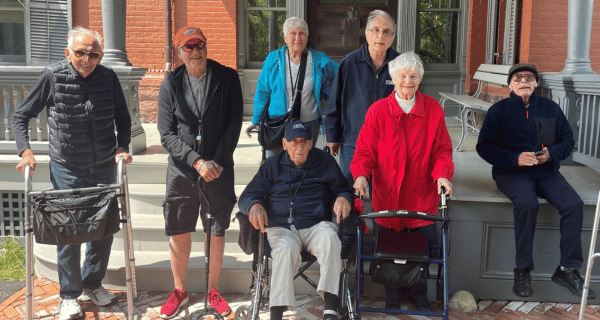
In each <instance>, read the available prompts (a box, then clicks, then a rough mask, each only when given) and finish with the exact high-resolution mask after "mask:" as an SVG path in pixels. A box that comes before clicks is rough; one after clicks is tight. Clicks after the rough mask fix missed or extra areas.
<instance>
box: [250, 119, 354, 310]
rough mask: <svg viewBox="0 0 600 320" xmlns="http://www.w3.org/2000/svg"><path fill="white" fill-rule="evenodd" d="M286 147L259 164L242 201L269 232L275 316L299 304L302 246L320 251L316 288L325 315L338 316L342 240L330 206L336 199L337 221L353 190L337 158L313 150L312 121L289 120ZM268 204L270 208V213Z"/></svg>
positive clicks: (346, 208) (252, 217) (345, 212)
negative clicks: (297, 277)
mask: <svg viewBox="0 0 600 320" xmlns="http://www.w3.org/2000/svg"><path fill="white" fill-rule="evenodd" d="M283 148H284V151H282V152H280V153H278V154H276V155H274V156H272V157H270V158H268V159H267V161H266V162H265V163H264V164H263V165H262V166H261V167H260V169H259V171H258V173H257V174H256V175H255V176H254V178H253V179H252V181H251V182H250V183H249V184H248V186H247V187H246V189H245V190H244V192H243V193H242V195H241V196H240V202H239V206H240V211H241V212H243V213H245V214H248V218H249V220H250V222H251V223H252V225H253V226H254V228H256V229H260V230H261V231H262V232H266V233H267V238H268V241H269V244H270V245H271V248H272V251H271V256H272V258H273V263H272V265H273V266H274V267H273V270H272V279H271V293H270V306H271V319H272V320H273V319H275V320H276V319H281V317H282V315H283V312H284V311H285V309H286V308H287V307H288V306H293V305H294V301H295V297H294V274H295V273H296V271H297V270H298V269H299V268H300V263H301V258H300V251H301V250H302V249H305V250H306V251H308V252H310V253H311V254H313V255H314V256H316V257H317V260H318V261H319V264H320V266H321V277H320V279H319V284H318V287H317V291H318V292H319V294H320V295H321V296H322V297H323V298H324V300H325V306H324V312H323V314H324V317H323V319H337V313H336V311H335V310H336V305H337V294H338V289H339V287H338V286H339V277H340V272H341V256H340V251H341V242H340V240H339V238H338V236H337V231H336V230H337V226H336V225H335V224H334V223H333V222H331V211H330V208H329V205H330V199H335V203H334V205H333V211H334V213H335V215H336V217H337V222H338V223H339V222H340V221H341V220H342V219H345V218H346V217H347V216H348V214H349V212H350V208H351V207H350V201H351V200H352V198H351V197H352V194H351V191H352V189H351V188H350V184H349V183H348V181H347V180H346V179H345V178H344V176H343V174H342V172H341V171H340V168H339V167H338V165H337V163H336V161H335V159H334V158H333V157H332V156H331V155H329V154H327V153H326V152H324V151H322V150H319V149H312V133H311V128H310V125H308V124H307V123H305V122H301V121H296V122H290V123H288V125H287V126H286V128H285V136H284V138H283ZM265 207H270V208H271V210H270V211H269V213H268V214H267V212H266V210H265Z"/></svg>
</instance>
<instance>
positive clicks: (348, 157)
mask: <svg viewBox="0 0 600 320" xmlns="http://www.w3.org/2000/svg"><path fill="white" fill-rule="evenodd" d="M354 150H356V147H353V146H351V145H347V144H344V143H341V144H340V169H342V173H343V174H344V177H346V179H347V180H348V182H350V185H351V186H353V185H354V179H353V178H352V173H351V172H350V163H351V162H352V158H354Z"/></svg>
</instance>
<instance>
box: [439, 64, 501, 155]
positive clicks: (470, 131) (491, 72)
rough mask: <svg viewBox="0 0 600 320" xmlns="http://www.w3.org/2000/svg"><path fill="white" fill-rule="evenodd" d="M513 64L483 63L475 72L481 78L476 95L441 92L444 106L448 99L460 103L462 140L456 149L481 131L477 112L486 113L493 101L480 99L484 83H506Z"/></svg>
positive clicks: (459, 115) (475, 77)
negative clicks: (467, 138) (469, 137)
mask: <svg viewBox="0 0 600 320" xmlns="http://www.w3.org/2000/svg"><path fill="white" fill-rule="evenodd" d="M510 67H511V66H508V65H496V64H482V65H480V66H479V68H478V69H477V72H475V75H474V76H473V79H476V80H479V85H478V86H477V91H476V92H475V94H474V95H472V96H469V95H461V94H453V93H447V92H440V96H442V97H441V98H440V104H441V105H442V108H444V104H445V103H446V101H452V102H455V103H458V104H459V114H458V119H459V121H460V123H461V131H462V133H461V136H460V142H459V143H458V145H457V146H456V148H455V149H454V150H455V151H462V144H463V142H464V141H465V137H467V136H470V135H477V134H478V133H479V127H478V126H477V119H476V117H475V113H483V114H486V113H487V111H488V109H489V108H490V107H491V106H492V103H489V102H487V101H483V100H481V99H479V95H480V94H481V90H482V87H483V83H484V82H485V83H491V84H495V85H499V86H503V85H506V78H507V77H508V71H509V70H510Z"/></svg>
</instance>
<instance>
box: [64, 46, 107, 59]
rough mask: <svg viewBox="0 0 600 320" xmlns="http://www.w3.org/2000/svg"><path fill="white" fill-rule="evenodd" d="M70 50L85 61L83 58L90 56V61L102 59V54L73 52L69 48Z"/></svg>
mask: <svg viewBox="0 0 600 320" xmlns="http://www.w3.org/2000/svg"><path fill="white" fill-rule="evenodd" d="M69 50H71V51H73V53H74V54H75V56H76V57H77V58H79V59H83V57H85V56H88V58H89V59H90V60H96V59H98V58H100V52H94V51H92V52H88V51H79V50H73V49H71V48H69Z"/></svg>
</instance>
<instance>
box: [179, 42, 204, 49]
mask: <svg viewBox="0 0 600 320" xmlns="http://www.w3.org/2000/svg"><path fill="white" fill-rule="evenodd" d="M204 47H206V42H204V41H200V42H196V43H192V44H186V45H185V46H181V47H179V49H183V51H185V52H192V51H194V49H198V50H202V49H204Z"/></svg>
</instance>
